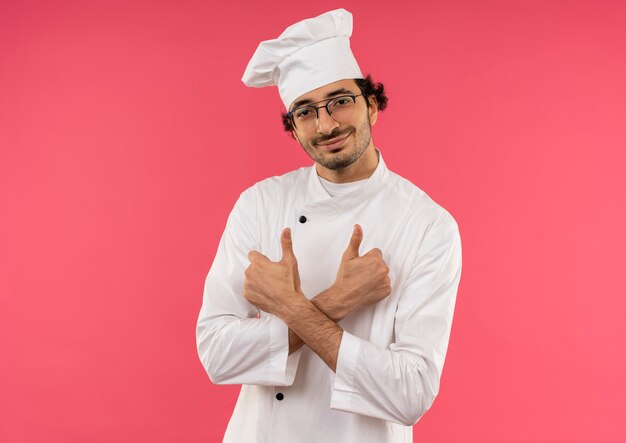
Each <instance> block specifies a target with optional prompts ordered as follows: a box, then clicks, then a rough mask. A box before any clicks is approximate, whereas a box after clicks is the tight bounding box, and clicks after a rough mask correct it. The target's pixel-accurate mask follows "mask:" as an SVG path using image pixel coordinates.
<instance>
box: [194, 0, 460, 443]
mask: <svg viewBox="0 0 626 443" xmlns="http://www.w3.org/2000/svg"><path fill="white" fill-rule="evenodd" d="M351 32H352V16H351V14H350V13H349V12H347V11H345V10H343V9H339V10H335V11H330V12H328V13H326V14H322V15H320V16H318V17H315V18H312V19H308V20H304V21H302V22H299V23H296V24H295V25H292V26H290V27H289V28H287V29H286V30H285V31H284V32H283V34H281V35H280V36H279V37H278V38H277V39H275V40H269V41H265V42H262V43H261V44H260V45H259V48H258V49H257V51H256V52H255V54H254V56H253V57H252V59H251V60H250V63H249V65H248V68H247V69H246V73H245V74H244V78H243V81H244V82H245V83H246V84H247V85H248V86H256V87H259V86H269V85H277V86H278V89H279V93H280V96H281V99H282V100H283V102H284V103H285V106H286V108H287V109H288V111H289V112H288V113H286V114H285V115H284V116H283V122H284V124H285V127H286V129H288V130H290V131H291V132H292V135H293V137H294V138H295V139H296V140H297V141H298V142H299V144H300V145H301V146H302V148H303V149H304V150H305V151H306V152H307V154H308V155H309V156H310V157H311V158H312V159H313V160H314V161H315V163H314V165H313V166H310V167H303V168H300V169H297V170H295V171H291V172H289V173H287V174H284V175H282V176H278V177H271V178H268V179H266V180H263V181H261V182H259V183H256V184H255V185H254V186H252V187H250V188H248V189H247V190H245V191H244V192H242V194H241V195H240V197H239V199H238V200H237V202H236V204H235V206H234V208H233V210H232V212H231V214H230V216H229V218H228V221H227V224H226V229H225V231H224V234H223V235H222V238H221V240H220V243H219V246H218V250H217V254H216V256H215V260H214V262H213V265H212V266H211V269H210V271H209V273H208V275H207V278H206V282H205V288H204V297H203V305H202V308H201V311H200V315H199V318H198V324H197V345H198V354H199V357H200V360H201V361H202V364H203V366H204V367H205V369H206V371H207V373H208V375H209V377H210V378H211V380H212V381H213V382H214V383H217V384H233V383H234V384H242V385H243V386H242V389H241V393H240V396H239V399H238V401H237V405H236V407H235V411H234V412H233V416H232V418H231V420H230V423H229V425H228V428H227V430H226V434H225V436H224V441H225V442H238V443H239V442H245V443H254V442H272V443H274V442H275V443H282V442H312V443H313V442H314V443H318V442H325V443H327V442H341V443H350V442H376V443H381V442H412V425H413V424H415V423H416V422H417V421H418V420H419V419H420V417H421V416H422V415H423V414H424V413H425V412H426V411H427V410H428V409H429V408H430V406H431V405H432V403H433V401H434V399H435V396H436V395H437V393H438V391H439V381H440V377H441V372H442V369H443V363H444V359H445V355H446V351H447V346H448V340H449V335H450V328H451V325H452V317H453V312H454V305H455V300H456V293H457V288H458V284H459V280H460V276H461V241H460V236H459V230H458V227H457V224H456V222H455V220H454V219H453V217H452V216H451V215H450V214H449V213H448V212H447V211H446V210H445V209H443V208H442V207H441V206H439V205H437V204H436V203H435V202H433V201H432V200H431V199H430V198H429V197H428V196H427V195H426V194H425V193H424V192H423V191H422V190H420V189H419V188H418V187H417V186H415V185H414V184H412V183H411V182H409V181H407V180H406V179H404V178H402V177H400V176H398V175H397V174H395V173H393V172H391V171H390V170H389V169H387V167H386V164H385V162H384V160H383V157H382V154H381V152H380V150H378V149H377V148H376V147H375V146H374V142H373V140H372V135H371V126H372V125H374V124H375V123H376V120H377V118H378V111H379V110H382V109H384V107H385V106H386V97H385V95H384V92H383V88H382V85H380V84H378V85H374V84H373V83H372V82H371V80H370V78H369V77H368V78H366V79H364V78H363V75H362V74H361V71H360V69H359V67H358V65H357V63H356V60H355V59H354V56H353V54H352V52H351V50H350V46H349V36H350V35H351ZM360 251H368V252H366V253H364V254H361V252H360Z"/></svg>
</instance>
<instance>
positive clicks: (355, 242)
mask: <svg viewBox="0 0 626 443" xmlns="http://www.w3.org/2000/svg"><path fill="white" fill-rule="evenodd" d="M362 240H363V228H361V225H359V224H356V225H354V230H353V231H352V237H350V243H349V244H348V247H347V248H346V250H345V252H344V253H343V257H344V258H347V259H351V258H356V257H358V256H359V247H360V246H361V241H362Z"/></svg>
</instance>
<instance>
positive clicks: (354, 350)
mask: <svg viewBox="0 0 626 443" xmlns="http://www.w3.org/2000/svg"><path fill="white" fill-rule="evenodd" d="M360 349H361V339H360V338H358V337H356V336H354V335H352V334H350V333H348V332H346V331H343V335H342V337H341V344H340V345H339V355H338V356H337V369H336V371H335V377H334V381H333V383H332V391H331V397H330V408H331V409H338V410H350V399H351V397H352V394H354V393H356V392H357V389H356V386H355V379H354V378H355V373H356V369H357V361H358V358H359V352H360Z"/></svg>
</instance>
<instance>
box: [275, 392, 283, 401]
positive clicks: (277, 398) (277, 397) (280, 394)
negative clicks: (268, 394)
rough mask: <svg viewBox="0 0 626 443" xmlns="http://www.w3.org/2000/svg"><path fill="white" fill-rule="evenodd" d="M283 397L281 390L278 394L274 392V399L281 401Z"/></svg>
mask: <svg viewBox="0 0 626 443" xmlns="http://www.w3.org/2000/svg"><path fill="white" fill-rule="evenodd" d="M283 398H285V396H284V395H283V393H282V392H279V393H278V394H276V400H278V401H281V400H282V399H283Z"/></svg>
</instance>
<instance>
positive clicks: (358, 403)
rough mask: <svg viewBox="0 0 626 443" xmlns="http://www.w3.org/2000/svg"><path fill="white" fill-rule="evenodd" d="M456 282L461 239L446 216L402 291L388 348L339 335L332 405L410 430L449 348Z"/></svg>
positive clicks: (428, 237)
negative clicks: (393, 339) (393, 338)
mask: <svg viewBox="0 0 626 443" xmlns="http://www.w3.org/2000/svg"><path fill="white" fill-rule="evenodd" d="M460 278H461V237H460V234H459V230H458V226H457V224H456V221H455V220H454V219H453V218H452V216H450V215H448V217H446V218H445V219H443V220H440V221H436V222H433V223H432V224H431V225H430V227H429V229H428V230H427V232H426V234H425V237H424V240H423V242H422V244H421V245H420V251H418V257H417V259H416V263H415V264H414V267H413V269H412V271H411V273H410V275H409V277H408V279H407V280H406V282H405V283H404V284H403V286H402V288H401V293H400V294H399V299H398V306H397V311H396V316H395V326H394V333H395V341H394V342H393V343H392V344H391V345H390V346H389V348H388V349H382V348H380V347H377V346H374V345H373V344H372V343H370V342H368V341H366V340H362V339H360V338H358V337H356V336H354V335H352V334H350V333H347V332H345V331H344V333H343V337H342V340H341V344H340V347H339V355H338V359H337V368H336V373H335V379H334V381H333V385H332V392H331V408H332V409H337V410H341V411H347V412H353V413H357V414H363V415H367V416H370V417H376V418H382V419H384V420H388V421H391V422H394V423H399V424H402V425H405V426H412V425H414V424H415V423H417V421H418V420H419V419H420V418H421V417H422V416H423V415H424V414H425V413H426V411H427V410H428V409H429V408H430V407H431V405H432V403H433V401H434V400H435V397H436V396H437V393H438V392H439V381H440V378H441V373H442V370H443V363H444V359H445V356H446V351H447V348H448V341H449V338H450V330H451V326H452V316H453V313H454V305H455V302H456V294H457V289H458V286H459V281H460Z"/></svg>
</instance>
